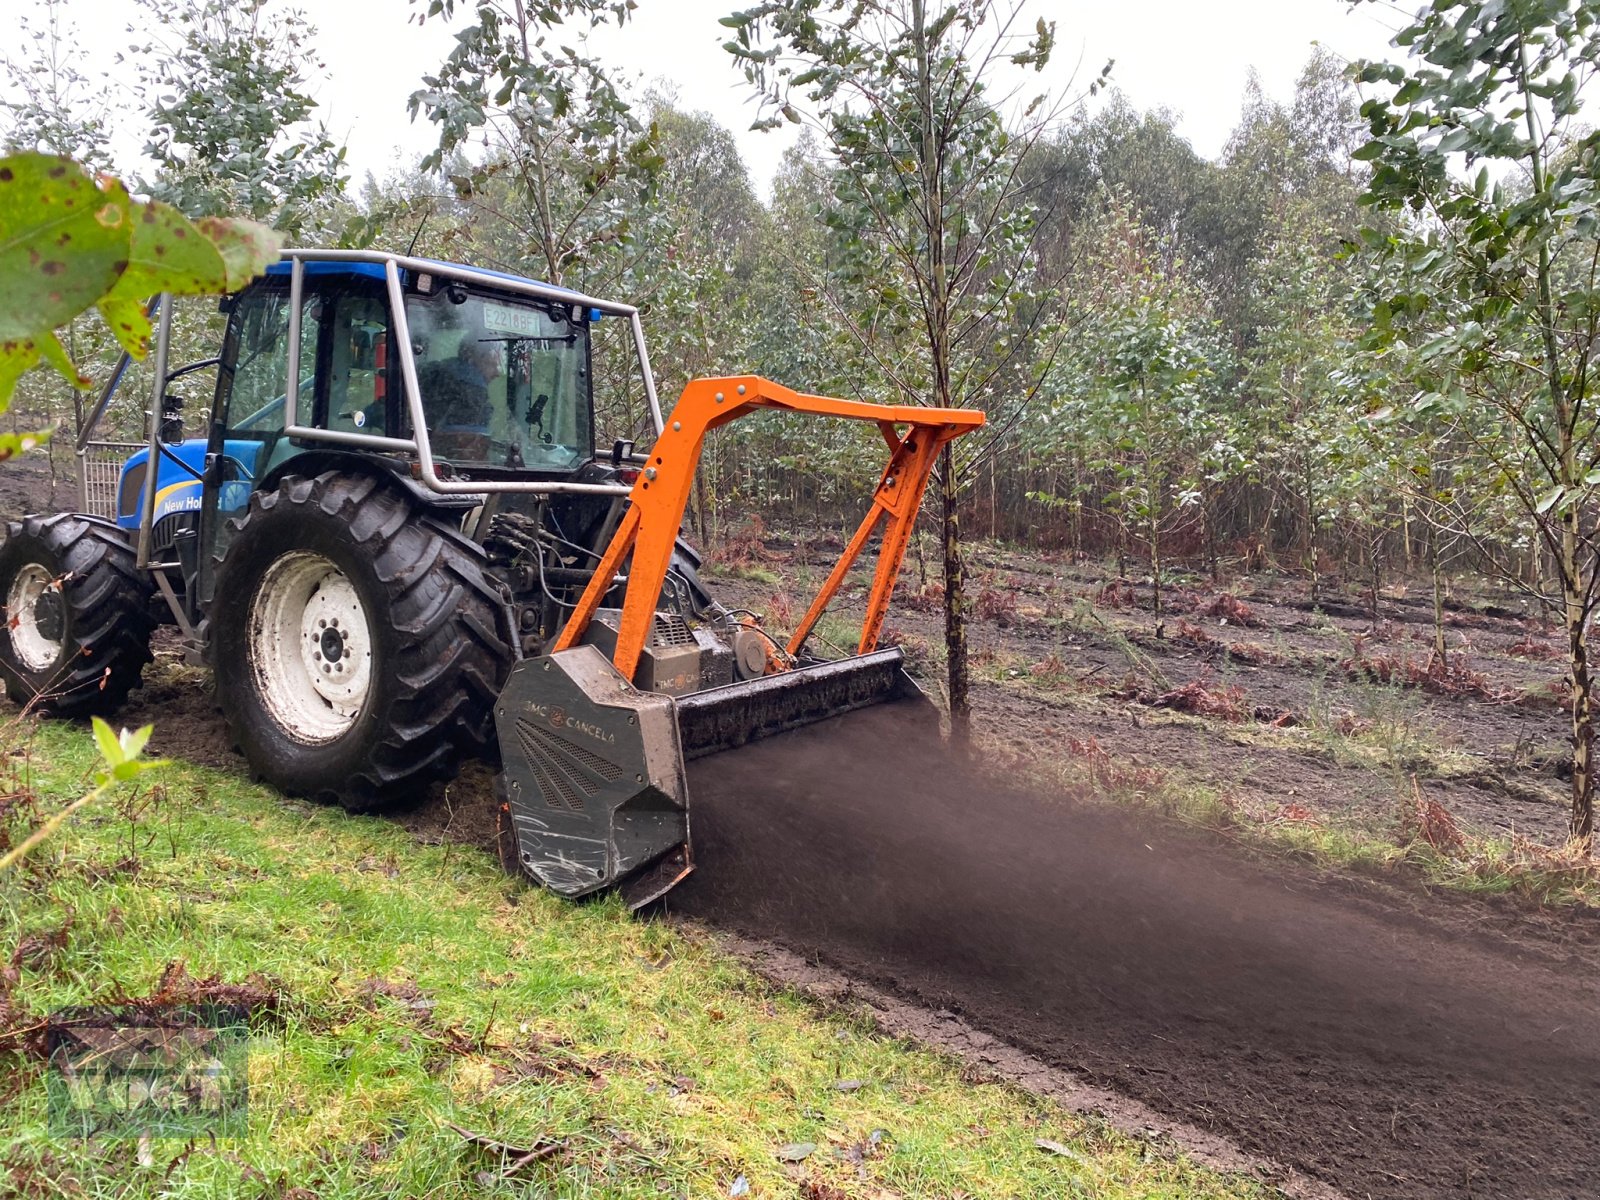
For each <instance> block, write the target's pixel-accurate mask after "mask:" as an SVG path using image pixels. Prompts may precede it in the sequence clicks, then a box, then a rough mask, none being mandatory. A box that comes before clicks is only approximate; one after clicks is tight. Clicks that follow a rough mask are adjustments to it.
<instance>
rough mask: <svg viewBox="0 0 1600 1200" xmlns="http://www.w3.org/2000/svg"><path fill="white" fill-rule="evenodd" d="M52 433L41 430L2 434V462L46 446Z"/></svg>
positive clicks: (0, 447) (0, 436)
mask: <svg viewBox="0 0 1600 1200" xmlns="http://www.w3.org/2000/svg"><path fill="white" fill-rule="evenodd" d="M51 432H52V431H51V430H48V429H39V430H36V431H34V432H33V433H0V462H5V461H6V460H7V459H10V458H15V457H16V456H17V455H19V454H25V453H27V452H28V451H29V450H33V449H35V448H37V447H39V446H42V445H44V444H45V443H46V442H48V441H49V440H50V434H51Z"/></svg>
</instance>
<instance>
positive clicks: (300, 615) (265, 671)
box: [249, 553, 372, 745]
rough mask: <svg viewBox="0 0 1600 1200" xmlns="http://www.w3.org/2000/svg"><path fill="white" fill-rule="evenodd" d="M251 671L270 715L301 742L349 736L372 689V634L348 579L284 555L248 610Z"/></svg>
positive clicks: (310, 559)
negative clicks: (347, 734)
mask: <svg viewBox="0 0 1600 1200" xmlns="http://www.w3.org/2000/svg"><path fill="white" fill-rule="evenodd" d="M249 653H250V665H251V667H252V669H253V672H254V675H255V681H256V687H257V688H258V689H259V690H260V693H261V697H262V699H263V700H264V701H265V702H266V706H267V709H268V711H269V712H270V713H271V715H272V716H273V717H274V718H275V719H276V720H277V722H278V724H279V725H280V726H281V727H282V728H283V729H284V731H285V732H287V733H288V734H289V736H290V737H292V738H294V739H295V740H296V741H298V742H305V743H308V744H311V745H317V744H321V743H326V742H331V741H335V740H337V739H338V738H339V737H341V736H342V735H344V734H345V733H347V732H348V731H349V729H350V727H351V726H352V725H354V724H355V723H356V718H357V717H359V716H360V715H361V709H362V707H363V706H364V705H365V704H366V702H367V693H368V691H370V690H371V686H372V629H371V626H370V624H369V623H368V621H367V612H366V609H365V608H364V607H362V604H361V597H360V596H358V595H357V594H356V589H355V587H354V586H353V585H352V584H351V583H350V580H349V578H348V577H347V576H346V575H345V573H344V572H343V571H341V570H339V568H338V567H336V566H334V565H333V564H332V563H331V562H329V561H328V560H327V559H325V558H323V557H322V556H321V555H318V554H308V553H294V554H286V555H284V556H283V557H282V558H280V559H278V561H277V562H275V563H273V564H272V566H271V567H269V568H268V569H267V573H266V575H265V576H264V577H263V578H262V580H261V590H260V591H259V592H257V593H256V598H255V601H254V603H253V604H252V605H251V606H250V647H249Z"/></svg>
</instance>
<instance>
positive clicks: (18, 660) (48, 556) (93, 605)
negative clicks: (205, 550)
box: [0, 513, 155, 717]
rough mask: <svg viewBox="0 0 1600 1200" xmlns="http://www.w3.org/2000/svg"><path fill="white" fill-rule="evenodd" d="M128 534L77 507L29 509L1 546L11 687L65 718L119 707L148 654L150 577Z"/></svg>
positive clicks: (0, 636) (2, 639)
mask: <svg viewBox="0 0 1600 1200" xmlns="http://www.w3.org/2000/svg"><path fill="white" fill-rule="evenodd" d="M136 562H137V559H136V557H135V555H134V552H133V547H132V546H131V545H129V544H128V539H127V536H126V535H125V534H124V533H123V532H122V530H120V529H118V528H117V527H116V526H114V525H112V524H110V523H108V522H105V521H101V520H98V519H97V518H94V517H86V516H81V515H79V514H78V513H55V514H53V515H50V516H35V517H24V518H23V519H22V520H21V521H14V522H12V523H11V524H9V525H8V526H7V527H6V540H5V544H4V545H0V603H3V604H4V605H5V625H4V629H3V631H0V675H3V676H4V677H5V685H6V695H8V696H9V697H11V699H12V700H14V701H15V702H16V703H18V704H32V705H34V706H35V707H37V708H38V709H40V710H41V711H43V712H47V713H51V714H53V715H55V716H61V717H78V716H88V715H90V714H105V713H110V712H113V711H115V710H116V708H117V707H118V706H120V705H121V704H122V702H123V701H124V700H126V699H127V698H128V693H129V692H131V691H132V690H133V689H134V688H136V687H138V686H139V679H140V676H141V675H142V673H143V672H144V666H145V664H146V663H147V662H149V661H150V633H151V630H152V629H154V628H155V618H154V616H153V614H152V612H151V606H150V597H151V591H152V589H151V585H150V581H149V579H148V578H147V577H146V576H145V575H144V574H143V573H142V572H141V571H140V570H139V569H138V567H137V566H136V565H135V564H136Z"/></svg>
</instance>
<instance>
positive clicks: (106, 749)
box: [89, 717, 127, 767]
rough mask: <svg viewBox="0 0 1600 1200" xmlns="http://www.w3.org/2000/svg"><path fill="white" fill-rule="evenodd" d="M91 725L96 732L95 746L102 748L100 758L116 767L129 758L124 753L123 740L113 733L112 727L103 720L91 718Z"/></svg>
mask: <svg viewBox="0 0 1600 1200" xmlns="http://www.w3.org/2000/svg"><path fill="white" fill-rule="evenodd" d="M89 725H90V728H92V729H93V730H94V744H95V745H96V746H98V747H100V757H101V758H103V759H105V760H106V764H107V765H108V766H111V767H115V766H116V765H117V764H118V763H120V762H122V761H123V760H124V759H125V758H126V757H127V756H126V755H124V754H123V753H122V741H121V739H120V738H118V737H117V735H116V734H114V733H112V732H111V726H109V725H107V724H106V723H105V721H104V720H103V719H102V718H100V717H91V718H89Z"/></svg>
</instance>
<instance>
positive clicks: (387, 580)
mask: <svg viewBox="0 0 1600 1200" xmlns="http://www.w3.org/2000/svg"><path fill="white" fill-rule="evenodd" d="M233 528H234V530H235V532H234V536H233V539H232V541H231V543H230V544H229V546H228V548H227V551H226V553H225V555H224V556H223V558H222V560H221V563H220V565H219V567H218V572H217V585H216V596H215V599H214V600H213V601H212V603H211V605H210V639H209V640H210V656H211V665H212V675H213V677H214V679H215V683H216V689H217V699H218V701H219V703H220V705H221V707H222V710H223V713H224V714H225V715H226V717H227V719H228V724H229V726H230V728H231V730H232V732H233V736H234V739H235V740H236V741H237V743H238V745H239V748H240V749H241V750H242V751H243V752H244V755H245V757H246V758H247V759H248V760H249V762H250V764H251V766H252V768H253V769H254V770H255V771H256V772H257V773H258V774H259V775H260V776H261V777H262V778H264V779H266V780H267V781H268V782H270V783H271V784H273V785H274V786H275V787H277V788H278V789H279V790H281V791H284V792H288V793H291V794H294V795H301V796H310V797H313V798H316V799H319V800H327V801H336V802H338V803H340V804H343V805H344V806H345V807H346V808H349V809H352V810H353V811H370V810H372V809H377V808H384V807H388V806H391V805H394V804H397V803H404V802H407V801H410V800H414V799H419V798H421V796H422V794H423V790H424V789H425V787H426V786H427V785H428V784H429V783H431V782H433V781H435V780H440V779H447V778H449V777H450V776H452V775H454V774H455V772H456V770H457V768H458V766H459V765H460V763H461V762H462V761H463V760H464V759H468V758H477V757H488V756H492V754H493V750H494V704H495V701H496V700H497V699H498V698H499V695H500V689H501V686H502V685H503V684H504V682H505V678H506V674H507V672H508V671H509V670H510V668H511V664H512V662H513V661H514V659H515V657H516V650H515V649H514V647H515V645H516V643H515V640H514V639H513V637H512V632H513V629H512V623H511V622H512V616H511V609H510V604H509V597H508V595H507V594H506V592H505V589H504V587H503V585H501V584H500V583H499V582H497V581H496V580H495V579H494V578H493V577H492V576H490V575H489V574H488V573H487V570H486V564H485V560H484V557H483V552H482V550H481V549H480V548H479V547H478V546H477V545H476V544H475V543H474V542H472V541H471V540H469V539H468V538H466V537H464V536H463V535H462V534H461V533H459V532H458V531H456V530H454V529H451V528H449V527H448V526H446V525H444V524H442V523H440V522H439V521H437V520H436V519H434V518H432V517H430V516H429V515H427V512H426V510H425V509H423V508H422V507H421V506H420V505H418V504H417V503H416V502H415V501H414V500H413V499H411V498H410V497H409V496H407V495H406V494H405V493H404V492H403V491H402V490H401V489H400V488H397V487H395V486H394V485H393V484H392V483H386V482H385V481H383V480H381V479H379V478H376V477H374V476H368V475H360V474H345V473H340V472H327V473H324V474H321V475H318V476H316V477H315V478H302V477H298V476H289V477H286V478H284V479H283V480H281V481H280V482H279V483H278V485H277V487H276V488H272V489H264V490H262V491H259V492H256V493H255V494H254V495H252V496H251V498H250V505H249V508H248V509H247V510H246V511H245V513H244V515H243V516H242V517H240V518H238V519H237V520H236V521H235V522H234V524H233ZM294 551H307V552H311V553H315V554H320V555H322V556H323V557H325V558H327V559H329V560H330V561H331V562H332V563H333V564H334V565H335V566H337V567H338V568H339V569H340V570H341V571H343V572H344V574H345V575H346V577H347V578H348V579H349V580H350V582H351V585H352V586H353V587H354V588H355V589H356V591H357V594H358V595H359V596H360V598H361V601H362V604H363V606H364V607H365V609H366V611H367V615H368V621H369V624H370V629H371V636H372V645H373V667H372V677H371V678H372V684H371V688H370V690H369V692H368V695H367V701H366V704H365V705H364V706H363V708H362V710H361V712H360V714H359V715H358V716H357V718H356V721H355V724H354V725H353V726H352V727H351V729H350V730H349V731H348V732H346V733H345V734H343V735H341V736H340V737H338V738H337V739H335V740H334V741H332V742H327V743H322V744H308V743H306V742H303V741H297V740H296V739H295V738H293V737H292V736H290V734H289V733H288V731H286V730H284V729H283V728H282V727H281V725H280V724H279V723H278V721H277V720H276V719H275V718H274V717H273V716H272V714H271V711H270V709H269V708H268V707H267V706H266V704H265V703H264V701H263V700H262V697H261V692H260V688H259V684H258V683H257V680H256V677H255V669H254V666H253V662H254V659H255V656H254V653H253V650H252V648H251V647H250V646H249V640H250V633H249V631H250V612H251V605H252V603H253V601H254V600H255V597H256V595H257V593H258V591H259V589H260V584H261V581H262V578H263V576H264V575H265V573H266V571H267V569H268V568H269V567H270V566H271V565H272V563H274V562H275V561H277V560H278V559H279V558H280V557H282V556H283V555H284V554H288V553H291V552H294Z"/></svg>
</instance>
